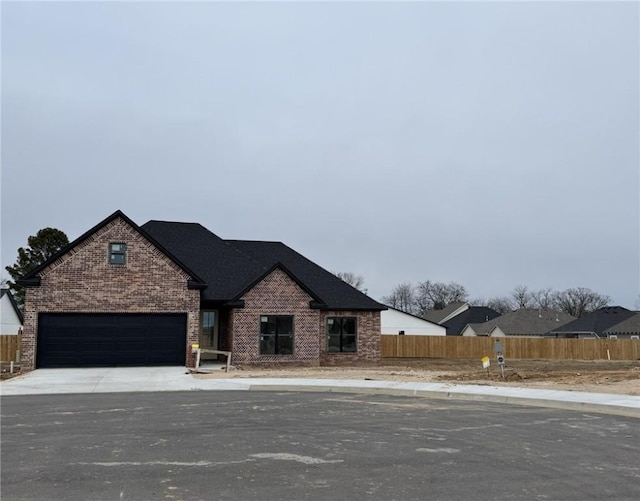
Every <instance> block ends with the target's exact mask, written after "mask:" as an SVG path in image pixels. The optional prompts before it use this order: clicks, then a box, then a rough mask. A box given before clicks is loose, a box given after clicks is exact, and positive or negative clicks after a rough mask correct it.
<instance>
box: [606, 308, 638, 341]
mask: <svg viewBox="0 0 640 501" xmlns="http://www.w3.org/2000/svg"><path fill="white" fill-rule="evenodd" d="M632 313H633V315H632V316H630V317H628V318H627V319H626V320H623V321H622V322H620V323H619V324H615V325H613V326H611V327H609V328H608V329H605V331H604V333H605V334H607V335H618V336H620V335H640V312H638V311H636V312H632Z"/></svg>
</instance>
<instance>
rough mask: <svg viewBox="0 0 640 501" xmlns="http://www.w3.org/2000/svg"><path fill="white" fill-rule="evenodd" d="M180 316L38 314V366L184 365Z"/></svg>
mask: <svg viewBox="0 0 640 501" xmlns="http://www.w3.org/2000/svg"><path fill="white" fill-rule="evenodd" d="M186 326H187V317H186V315H183V314H175V315H174V314H170V315H169V314H167V315H158V314H156V315H149V314H127V315H109V314H64V315H58V314H44V313H43V314H41V315H40V316H39V318H38V348H37V355H36V366H37V367H38V368H47V367H48V368H54V367H115V366H127V365H128V366H136V365H137V366H141V365H184V364H185V353H186V351H185V350H186Z"/></svg>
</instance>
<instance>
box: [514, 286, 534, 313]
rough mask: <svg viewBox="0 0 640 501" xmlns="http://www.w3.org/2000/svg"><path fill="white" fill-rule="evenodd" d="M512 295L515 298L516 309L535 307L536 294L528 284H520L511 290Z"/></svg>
mask: <svg viewBox="0 0 640 501" xmlns="http://www.w3.org/2000/svg"><path fill="white" fill-rule="evenodd" d="M511 297H512V298H513V302H514V303H515V307H516V309H520V308H533V307H534V304H535V299H534V295H533V293H532V292H531V291H530V290H529V288H528V287H527V286H526V285H518V286H517V287H516V288H514V289H513V290H512V291H511Z"/></svg>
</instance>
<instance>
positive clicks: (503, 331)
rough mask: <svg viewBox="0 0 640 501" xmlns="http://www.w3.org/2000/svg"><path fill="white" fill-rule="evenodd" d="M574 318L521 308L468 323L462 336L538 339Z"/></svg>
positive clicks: (555, 312) (559, 312)
mask: <svg viewBox="0 0 640 501" xmlns="http://www.w3.org/2000/svg"><path fill="white" fill-rule="evenodd" d="M572 320H575V317H572V316H571V315H567V314H566V313H563V312H561V311H555V310H539V309H528V308H523V309H520V310H515V311H512V312H510V313H505V314H504V315H502V316H500V317H497V318H494V319H493V320H489V321H488V322H482V323H470V324H468V325H467V326H466V327H465V328H464V329H463V330H462V335H463V336H490V337H505V336H519V337H540V336H543V335H544V334H545V333H546V332H548V331H549V330H550V329H552V328H553V327H554V326H559V325H563V324H566V323H567V322H570V321H572Z"/></svg>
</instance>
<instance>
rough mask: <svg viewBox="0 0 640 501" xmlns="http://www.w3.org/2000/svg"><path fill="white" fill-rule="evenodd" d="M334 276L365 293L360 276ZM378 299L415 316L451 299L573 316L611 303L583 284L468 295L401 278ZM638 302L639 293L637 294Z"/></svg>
mask: <svg viewBox="0 0 640 501" xmlns="http://www.w3.org/2000/svg"><path fill="white" fill-rule="evenodd" d="M335 274H336V275H337V276H338V278H340V279H342V280H343V281H345V282H347V283H348V284H350V285H352V286H353V287H355V288H356V289H358V290H360V291H363V292H365V293H366V289H364V287H363V285H364V278H363V277H362V276H361V275H356V274H354V273H351V272H338V273H335ZM381 302H382V303H384V304H386V305H387V306H391V307H392V308H395V309H396V310H400V311H405V312H407V313H411V314H412V315H416V316H418V317H423V318H425V317H426V314H427V312H429V311H433V310H442V309H444V308H446V307H447V306H448V305H449V304H451V303H455V302H467V303H469V304H470V305H472V306H487V307H489V308H492V309H494V310H496V311H497V312H498V313H501V314H504V313H508V312H510V311H514V310H518V309H521V308H535V309H542V310H557V311H562V312H564V313H568V314H569V315H572V316H574V317H583V316H584V315H586V314H588V313H591V312H592V311H595V310H597V309H598V308H603V307H605V306H609V305H610V304H611V298H610V297H609V296H607V295H604V294H600V293H598V292H595V291H593V290H591V289H589V288H587V287H571V288H568V289H565V290H556V289H553V288H551V287H547V288H544V289H530V288H529V287H527V286H526V285H518V286H516V287H514V289H513V290H512V291H511V292H510V293H509V294H508V295H506V296H496V297H492V298H490V299H487V300H485V299H481V298H475V299H470V297H469V293H468V292H467V289H466V288H465V287H464V285H461V284H459V283H456V282H433V281H431V280H426V281H424V282H418V283H417V284H415V285H414V284H412V283H411V282H403V283H400V284H398V285H396V286H395V287H394V288H393V290H392V291H391V294H389V295H388V296H384V297H382V299H381ZM638 303H639V304H640V296H638Z"/></svg>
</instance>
